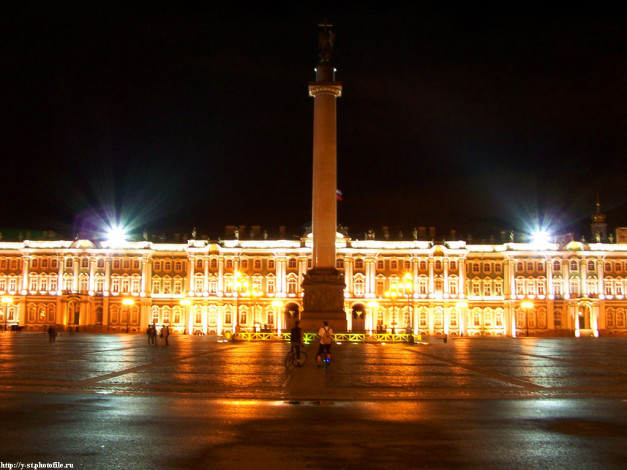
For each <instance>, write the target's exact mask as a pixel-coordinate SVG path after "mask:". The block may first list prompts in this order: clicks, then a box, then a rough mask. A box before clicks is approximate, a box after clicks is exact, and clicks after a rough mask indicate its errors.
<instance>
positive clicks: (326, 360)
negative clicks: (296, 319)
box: [316, 345, 331, 370]
mask: <svg viewBox="0 0 627 470" xmlns="http://www.w3.org/2000/svg"><path fill="white" fill-rule="evenodd" d="M329 346H330V345H329ZM316 362H317V363H318V367H322V368H323V369H325V370H326V369H327V368H328V367H330V366H331V351H330V349H327V348H324V350H323V351H322V354H320V352H318V354H317V355H316Z"/></svg>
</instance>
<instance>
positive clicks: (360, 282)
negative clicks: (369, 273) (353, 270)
mask: <svg viewBox="0 0 627 470" xmlns="http://www.w3.org/2000/svg"><path fill="white" fill-rule="evenodd" d="M353 290H354V294H355V296H356V297H361V296H363V295H364V278H363V277H362V276H359V277H356V278H355V282H354V284H353Z"/></svg>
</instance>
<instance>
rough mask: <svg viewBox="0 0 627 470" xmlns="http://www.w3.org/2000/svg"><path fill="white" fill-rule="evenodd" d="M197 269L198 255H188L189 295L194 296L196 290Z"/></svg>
mask: <svg viewBox="0 0 627 470" xmlns="http://www.w3.org/2000/svg"><path fill="white" fill-rule="evenodd" d="M195 269H196V257H195V256H194V255H190V254H188V255H187V295H189V296H192V295H194V293H195V291H196V283H195V282H194V271H195Z"/></svg>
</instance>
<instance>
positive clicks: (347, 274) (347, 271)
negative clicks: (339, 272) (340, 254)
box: [344, 256, 355, 297]
mask: <svg viewBox="0 0 627 470" xmlns="http://www.w3.org/2000/svg"><path fill="white" fill-rule="evenodd" d="M354 265H355V260H354V259H353V258H352V257H348V256H345V257H344V282H345V283H346V288H345V290H344V292H348V293H349V295H350V296H351V297H353V277H354V276H353V273H354Z"/></svg>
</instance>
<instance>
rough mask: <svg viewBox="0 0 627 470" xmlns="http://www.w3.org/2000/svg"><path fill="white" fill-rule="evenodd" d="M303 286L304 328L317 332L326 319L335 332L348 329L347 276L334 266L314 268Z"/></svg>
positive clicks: (302, 316) (301, 324)
mask: <svg viewBox="0 0 627 470" xmlns="http://www.w3.org/2000/svg"><path fill="white" fill-rule="evenodd" d="M302 287H303V291H304V298H303V303H304V311H303V313H302V315H301V321H300V326H301V328H303V330H304V331H307V332H316V333H317V332H318V330H319V329H320V328H321V327H322V325H323V322H324V321H325V320H326V321H328V322H329V326H330V327H331V328H332V329H333V331H334V332H336V333H340V332H345V331H346V328H347V323H346V313H345V312H344V288H345V287H346V283H345V282H344V275H343V274H342V273H341V272H340V271H338V270H337V269H335V268H313V269H310V270H309V271H307V274H305V276H304V280H303V284H302Z"/></svg>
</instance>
